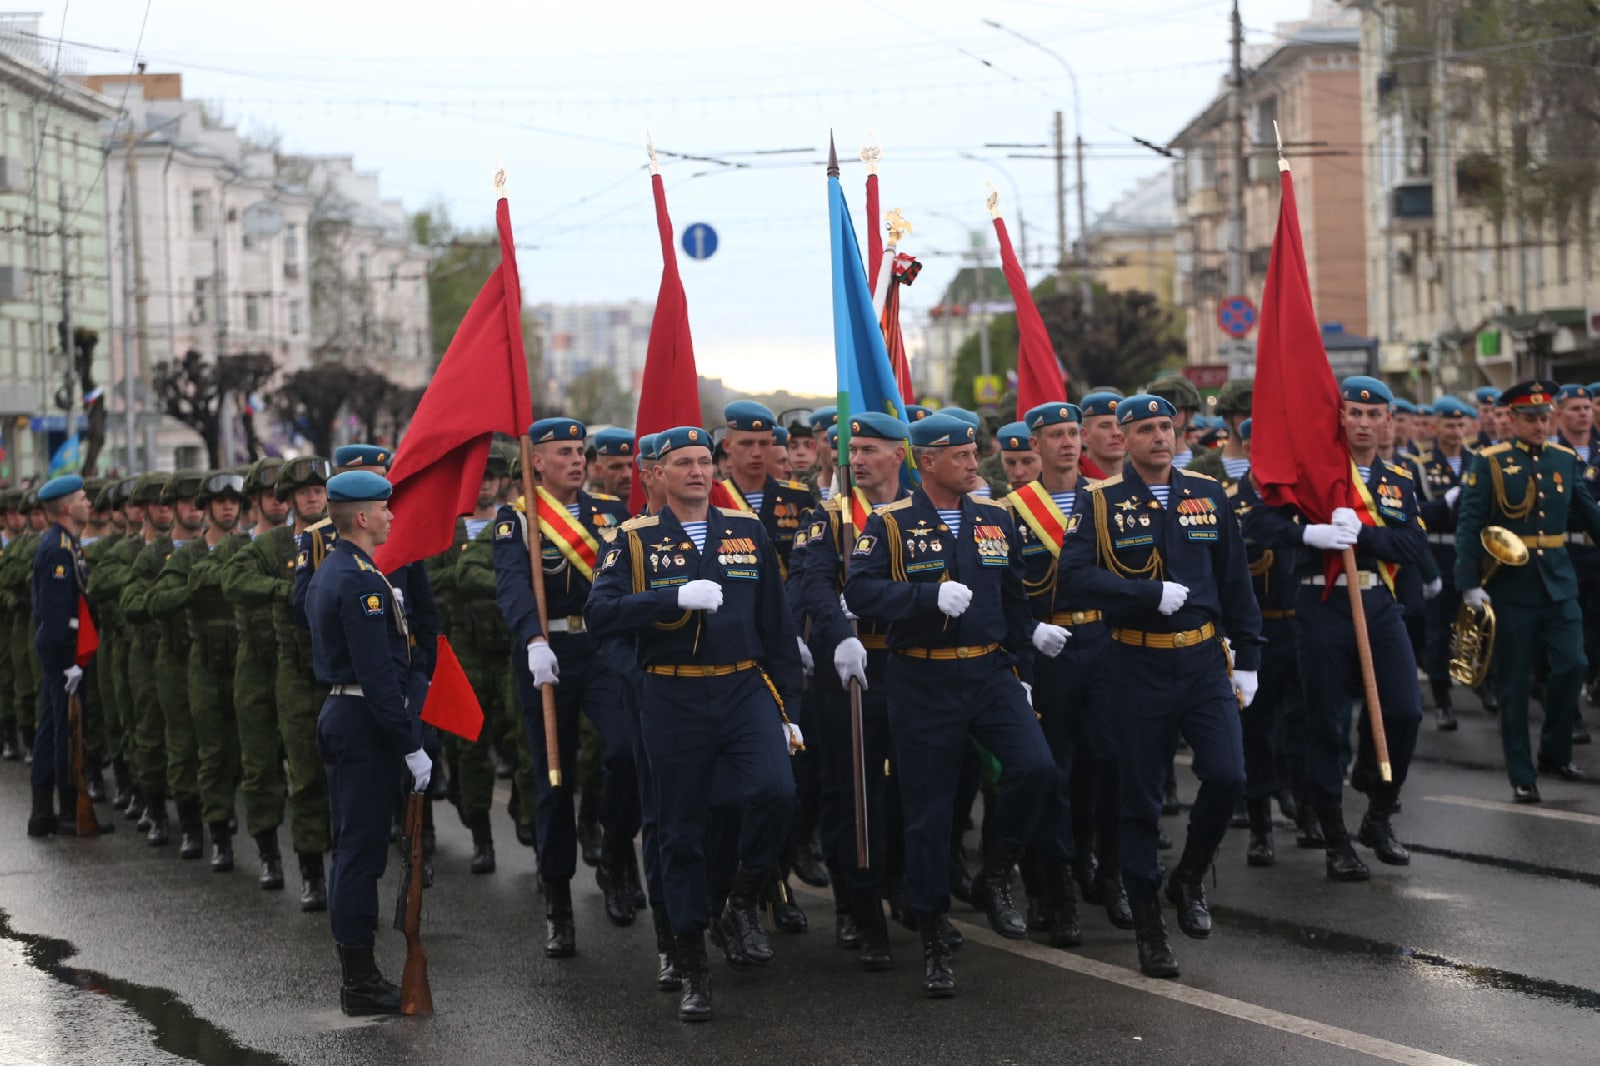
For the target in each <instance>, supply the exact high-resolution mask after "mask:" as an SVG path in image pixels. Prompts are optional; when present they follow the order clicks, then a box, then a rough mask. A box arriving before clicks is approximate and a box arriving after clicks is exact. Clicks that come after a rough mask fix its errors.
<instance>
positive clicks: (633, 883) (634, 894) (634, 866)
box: [622, 840, 650, 911]
mask: <svg viewBox="0 0 1600 1066" xmlns="http://www.w3.org/2000/svg"><path fill="white" fill-rule="evenodd" d="M622 883H623V884H625V885H626V886H627V887H628V898H629V899H631V900H632V901H633V909H634V910H636V911H642V910H645V909H646V908H648V907H649V906H650V897H649V895H647V894H646V893H645V890H644V881H643V880H642V879H641V878H640V877H639V857H638V856H637V855H635V854H634V851H633V841H631V840H630V841H628V853H627V854H626V855H624V856H623V858H622Z"/></svg>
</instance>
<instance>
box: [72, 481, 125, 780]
mask: <svg viewBox="0 0 1600 1066" xmlns="http://www.w3.org/2000/svg"><path fill="white" fill-rule="evenodd" d="M116 487H117V486H116V483H115V482H110V483H108V482H107V481H106V479H105V478H86V479H85V480H84V483H83V491H84V493H85V494H86V495H87V496H88V497H89V504H90V507H91V508H92V510H91V511H90V513H89V524H88V525H87V526H85V527H84V530H83V535H82V536H81V537H80V538H79V543H80V544H81V545H82V546H83V559H84V563H85V565H86V566H87V567H89V568H93V567H94V566H95V564H97V563H98V562H100V561H101V560H102V559H104V558H105V554H106V552H108V551H110V550H111V549H112V548H113V547H114V546H115V545H116V543H117V542H118V541H119V540H121V539H122V533H121V531H120V530H118V529H117V528H116V527H115V525H114V524H113V522H112V520H111V511H112V507H113V503H112V500H113V498H114V497H115V494H116ZM85 593H87V589H86V590H85ZM90 603H91V604H93V601H92V600H91V601H90ZM105 621H107V620H106V619H103V618H102V617H101V614H100V613H96V614H95V628H96V629H97V630H98V631H99V633H100V644H101V646H102V647H103V646H105V645H106V643H107V641H108V640H109V637H108V636H107V635H106V632H105V628H106V627H105V624H104V623H105ZM110 659H111V657H110V656H109V655H108V656H106V657H105V658H104V659H102V658H101V657H100V656H99V655H98V654H96V655H95V656H94V658H92V659H90V660H89V665H88V666H87V667H85V668H84V675H85V676H84V678H83V689H82V690H81V691H86V692H87V696H86V697H85V706H86V707H87V708H88V711H89V715H88V719H87V722H86V728H87V734H86V737H87V739H88V742H89V753H90V756H91V759H90V761H88V762H87V763H86V765H85V767H84V777H85V778H86V779H87V783H88V786H89V798H90V799H92V800H93V801H94V802H96V803H101V802H104V800H105V782H104V779H103V777H102V776H101V771H102V769H103V768H104V767H105V765H106V763H107V762H112V763H113V766H115V762H114V761H113V760H114V757H115V756H116V755H117V754H118V753H119V751H120V748H121V744H122V718H121V715H120V714H119V713H118V711H117V704H116V701H115V695H116V694H115V693H114V692H113V691H112V671H111V661H110ZM118 780H119V790H120V779H118Z"/></svg>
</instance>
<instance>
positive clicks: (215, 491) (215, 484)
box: [194, 470, 244, 507]
mask: <svg viewBox="0 0 1600 1066" xmlns="http://www.w3.org/2000/svg"><path fill="white" fill-rule="evenodd" d="M228 496H232V497H233V498H234V499H235V500H239V501H240V502H243V500H244V475H243V474H241V473H239V472H238V471H236V470H213V471H211V472H209V473H207V474H206V476H205V477H204V478H203V479H201V482H200V491H199V492H196V493H195V494H194V504H195V506H196V507H204V506H205V505H206V504H208V503H210V502H211V501H212V500H216V499H222V498H224V497H228Z"/></svg>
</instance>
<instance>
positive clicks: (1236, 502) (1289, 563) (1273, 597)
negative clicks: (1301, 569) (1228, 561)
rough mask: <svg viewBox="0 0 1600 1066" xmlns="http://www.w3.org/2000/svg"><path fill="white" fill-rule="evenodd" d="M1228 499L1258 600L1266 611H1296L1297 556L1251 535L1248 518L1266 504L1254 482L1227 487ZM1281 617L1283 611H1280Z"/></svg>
mask: <svg viewBox="0 0 1600 1066" xmlns="http://www.w3.org/2000/svg"><path fill="white" fill-rule="evenodd" d="M1224 491H1225V492H1226V493H1227V496H1228V501H1229V502H1230V503H1231V504H1233V517H1234V518H1235V519H1236V520H1237V521H1238V523H1239V528H1240V530H1241V532H1243V534H1244V550H1245V557H1246V558H1247V559H1248V560H1249V561H1250V584H1251V586H1252V587H1253V588H1254V589H1255V591H1256V603H1257V604H1259V605H1260V607H1261V609H1262V610H1263V611H1276V612H1283V611H1292V610H1294V598H1295V588H1296V585H1297V582H1296V578H1295V572H1294V567H1295V563H1296V562H1297V561H1298V556H1297V555H1296V554H1295V553H1294V552H1282V551H1278V550H1276V549H1273V548H1268V547H1264V546H1262V545H1260V544H1258V543H1256V541H1255V539H1254V538H1253V537H1251V536H1250V527H1249V526H1248V525H1246V524H1245V523H1246V520H1247V519H1248V518H1249V517H1250V515H1251V514H1252V513H1253V512H1254V511H1256V510H1257V509H1258V508H1260V507H1263V506H1265V504H1263V503H1262V502H1261V495H1260V493H1258V492H1256V487H1255V484H1254V483H1253V482H1252V481H1251V480H1250V479H1249V478H1245V479H1244V480H1243V481H1235V482H1233V483H1232V484H1230V485H1227V486H1225V487H1224ZM1277 617H1279V618H1282V617H1283V615H1282V614H1281V613H1279V614H1278V616H1277Z"/></svg>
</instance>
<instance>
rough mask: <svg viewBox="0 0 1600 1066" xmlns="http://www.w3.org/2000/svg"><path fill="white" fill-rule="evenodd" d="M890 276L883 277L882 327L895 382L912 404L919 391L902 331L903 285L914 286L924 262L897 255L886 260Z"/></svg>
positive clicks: (901, 395)
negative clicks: (912, 383)
mask: <svg viewBox="0 0 1600 1066" xmlns="http://www.w3.org/2000/svg"><path fill="white" fill-rule="evenodd" d="M883 269H885V270H887V271H888V272H889V276H888V277H886V278H884V279H883V280H882V284H883V285H885V286H887V289H886V291H885V292H884V297H883V311H882V312H881V313H880V314H879V315H878V326H879V328H880V329H882V330H883V344H884V347H885V348H887V349H888V351H889V366H890V367H891V368H892V369H893V370H894V383H895V387H896V389H897V390H898V391H899V393H900V399H901V401H902V402H904V403H912V402H913V401H914V400H915V399H916V392H915V391H914V390H913V388H912V385H911V360H910V358H909V357H908V356H907V355H906V339H905V335H904V334H902V333H901V332H900V287H901V286H902V285H910V284H911V283H912V282H913V281H916V280H917V275H918V274H920V273H921V272H922V264H921V263H919V262H917V261H916V260H915V259H913V258H912V257H911V256H909V255H899V254H897V255H895V256H894V257H893V258H892V259H890V260H888V261H886V262H884V264H883Z"/></svg>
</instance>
